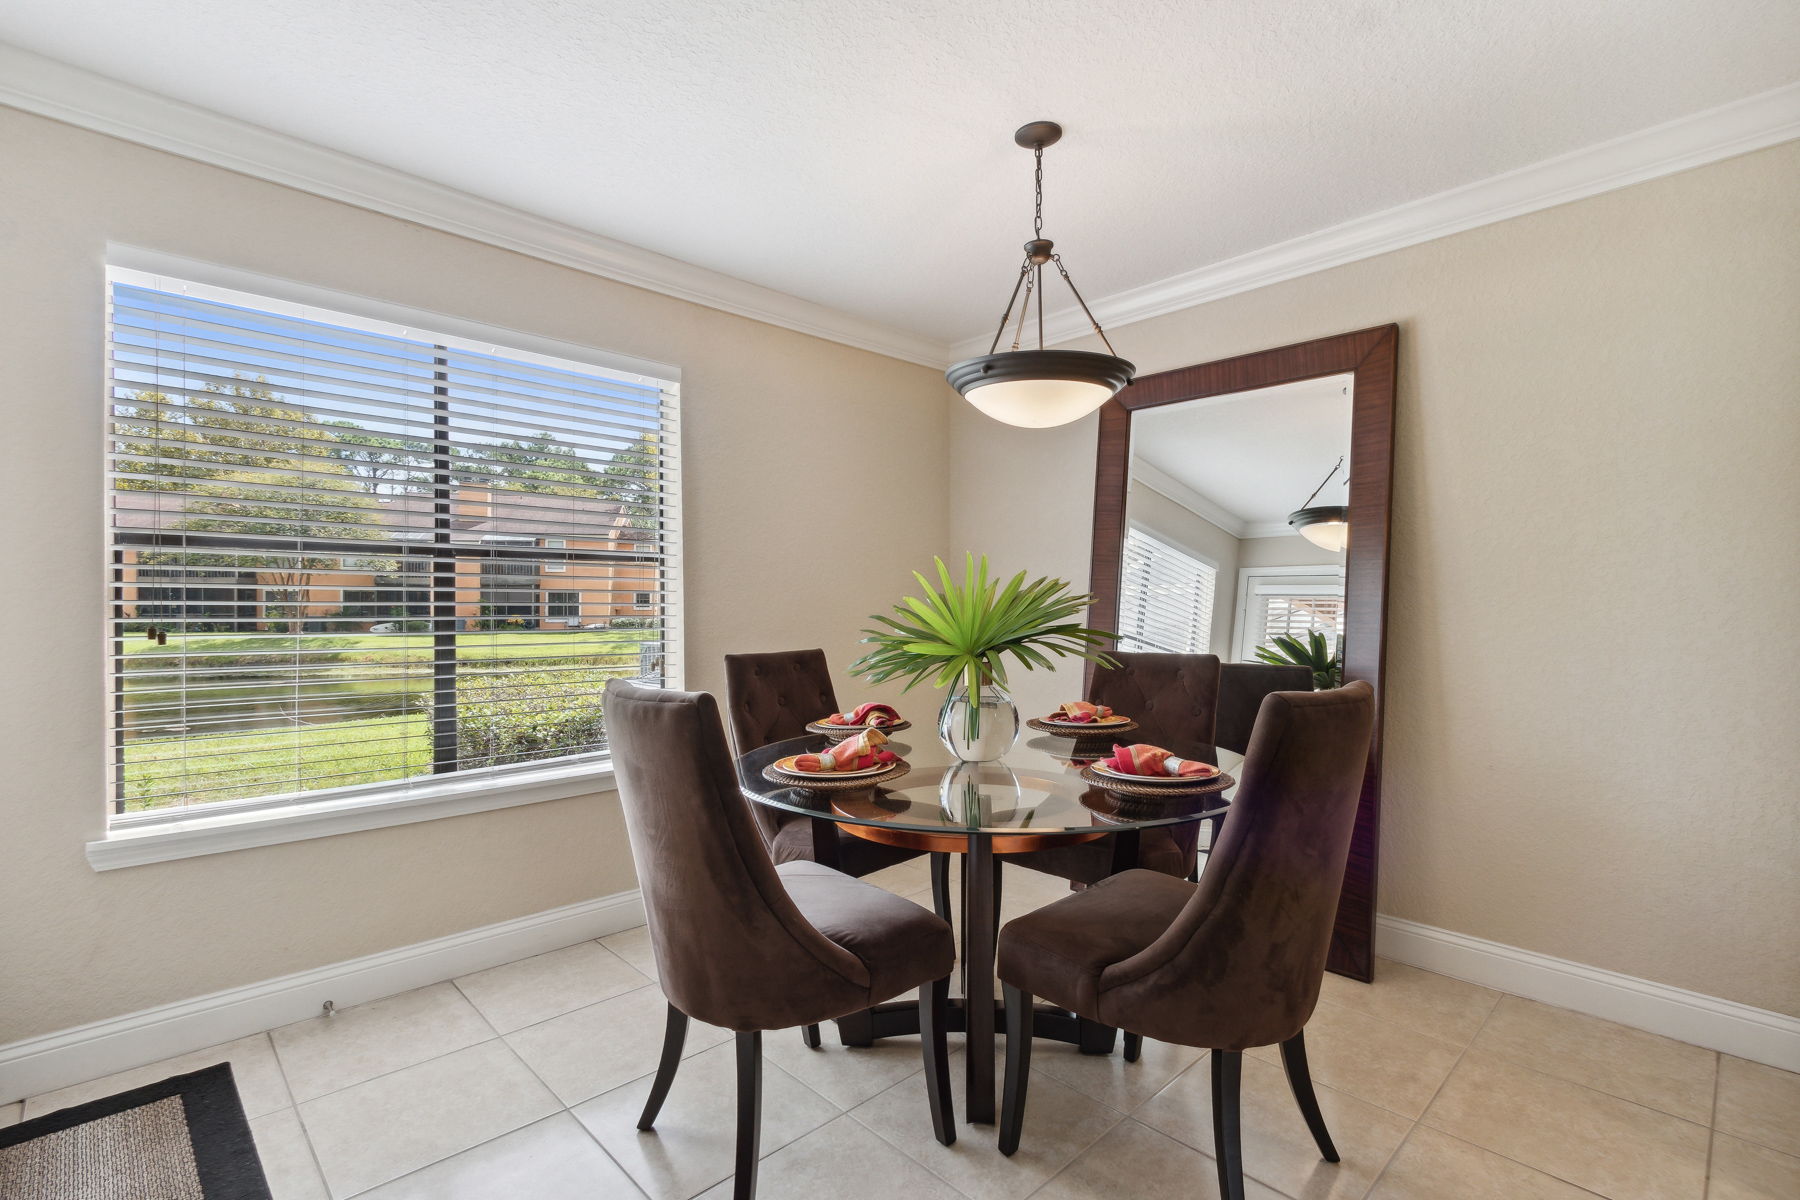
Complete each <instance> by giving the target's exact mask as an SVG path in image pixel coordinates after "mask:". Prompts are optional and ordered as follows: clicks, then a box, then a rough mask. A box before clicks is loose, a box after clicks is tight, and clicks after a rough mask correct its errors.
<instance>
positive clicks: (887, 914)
mask: <svg viewBox="0 0 1800 1200" xmlns="http://www.w3.org/2000/svg"><path fill="white" fill-rule="evenodd" d="M775 871H776V873H777V874H778V875H780V876H781V882H782V883H783V884H784V885H786V887H787V891H788V895H789V896H792V897H793V899H794V905H795V907H797V908H798V909H799V910H800V914H801V915H802V916H804V917H805V918H806V919H807V921H808V922H810V923H811V925H812V927H813V928H814V929H817V930H818V931H819V932H820V933H822V934H824V935H825V936H826V937H828V938H830V939H831V940H832V941H834V942H836V943H837V944H838V945H840V946H842V947H843V948H844V949H845V950H848V951H849V952H850V953H852V954H854V955H855V956H856V957H857V958H858V959H860V960H861V961H862V964H863V966H864V967H865V968H866V969H867V970H868V972H869V999H868V1003H869V1004H879V1003H881V1002H882V1001H883V1000H891V999H893V998H894V997H895V996H898V995H900V994H901V993H902V992H905V991H909V990H911V989H912V988H915V987H918V986H919V985H920V984H921V983H926V982H929V981H930V980H933V979H942V978H944V976H946V975H948V974H950V969H951V968H952V967H953V966H954V965H955V964H956V940H955V938H954V937H953V936H952V935H951V933H950V926H948V925H946V924H945V923H944V922H943V921H941V920H939V919H938V916H937V914H936V913H934V912H932V911H930V910H929V909H926V908H921V907H920V906H919V905H917V904H914V903H913V902H912V901H911V900H908V899H905V898H904V897H901V896H896V895H894V894H893V893H892V892H885V891H882V890H881V889H880V888H878V887H876V886H875V885H874V884H872V883H864V882H862V881H861V880H860V879H852V878H851V877H850V876H848V875H846V874H844V873H843V872H842V871H834V870H832V869H831V868H830V867H826V866H821V865H820V864H818V863H815V862H805V861H794V862H784V863H781V864H780V865H778V866H777V867H776V868H775ZM865 1007H866V1006H865Z"/></svg>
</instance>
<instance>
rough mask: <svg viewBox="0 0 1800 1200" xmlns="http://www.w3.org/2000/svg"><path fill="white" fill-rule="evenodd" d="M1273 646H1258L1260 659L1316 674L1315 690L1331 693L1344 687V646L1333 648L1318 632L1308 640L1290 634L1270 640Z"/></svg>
mask: <svg viewBox="0 0 1800 1200" xmlns="http://www.w3.org/2000/svg"><path fill="white" fill-rule="evenodd" d="M1270 641H1271V643H1272V644H1271V645H1268V646H1258V647H1257V648H1256V657H1257V658H1258V659H1259V660H1260V661H1262V662H1266V663H1274V664H1275V665H1276V666H1279V667H1305V668H1307V669H1308V670H1310V671H1311V672H1312V673H1313V690H1314V691H1316V692H1323V691H1328V690H1330V689H1331V688H1339V687H1343V686H1344V650H1343V646H1342V644H1341V643H1340V644H1339V645H1338V646H1336V647H1333V646H1332V644H1331V643H1329V642H1327V641H1326V640H1325V635H1324V634H1322V633H1320V632H1319V631H1318V630H1316V629H1313V630H1310V631H1308V633H1307V639H1306V641H1305V642H1302V641H1301V640H1300V639H1299V638H1296V637H1289V636H1288V635H1286V634H1280V635H1277V636H1276V637H1274V638H1271V639H1270Z"/></svg>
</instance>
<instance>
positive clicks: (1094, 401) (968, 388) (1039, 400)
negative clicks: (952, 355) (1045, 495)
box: [944, 350, 1136, 429]
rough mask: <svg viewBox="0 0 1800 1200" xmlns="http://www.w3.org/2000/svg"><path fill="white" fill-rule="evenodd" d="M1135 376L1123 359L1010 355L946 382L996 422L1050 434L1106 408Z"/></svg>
mask: <svg viewBox="0 0 1800 1200" xmlns="http://www.w3.org/2000/svg"><path fill="white" fill-rule="evenodd" d="M1135 370H1136V368H1135V367H1133V366H1132V365H1131V364H1130V363H1128V362H1126V361H1125V360H1124V359H1122V358H1117V357H1114V356H1113V355H1111V354H1094V353H1092V352H1091V351H1087V350H1010V351H1007V352H1005V353H1003V354H984V355H982V356H981V357H980V358H970V359H964V360H963V361H962V362H959V363H957V364H956V365H955V366H953V367H951V368H950V369H949V370H948V371H946V372H944V378H946V379H948V380H949V381H950V385H951V386H952V387H954V388H955V389H956V390H957V391H959V392H961V393H962V394H963V396H964V397H965V398H967V399H968V401H969V403H970V404H973V405H974V406H975V407H976V408H978V409H980V410H981V411H982V412H984V413H986V414H987V415H988V416H990V417H992V418H994V419H995V420H996V421H1004V422H1006V423H1007V424H1008V425H1018V426H1022V427H1023V428H1026V429H1048V428H1050V427H1051V426H1052V425H1067V424H1068V423H1069V422H1070V421H1078V420H1080V419H1081V418H1082V417H1085V416H1087V415H1088V414H1089V413H1091V412H1093V411H1094V410H1095V409H1097V408H1099V407H1100V406H1101V405H1102V404H1105V403H1106V402H1107V401H1108V400H1110V399H1111V398H1112V397H1113V395H1114V394H1115V393H1117V392H1118V390H1119V389H1120V388H1122V387H1124V386H1125V385H1126V384H1128V383H1130V382H1131V376H1132V373H1133V372H1134V371H1135Z"/></svg>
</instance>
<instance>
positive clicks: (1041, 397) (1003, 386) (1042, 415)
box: [963, 379, 1113, 429]
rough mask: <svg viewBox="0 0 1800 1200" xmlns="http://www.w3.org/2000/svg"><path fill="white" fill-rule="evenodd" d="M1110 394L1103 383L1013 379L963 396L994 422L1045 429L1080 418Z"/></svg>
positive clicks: (971, 391)
mask: <svg viewBox="0 0 1800 1200" xmlns="http://www.w3.org/2000/svg"><path fill="white" fill-rule="evenodd" d="M1112 397H1113V392H1112V389H1111V388H1109V387H1106V386H1105V385H1104V384H1098V383H1083V382H1081V381H1080V380H1078V379H1014V380H1009V381H1007V382H1005V383H990V384H986V385H984V386H982V387H977V388H970V389H969V390H968V391H967V392H964V393H963V398H964V399H966V400H967V401H968V402H969V403H970V404H973V405H974V406H975V407H976V408H979V409H980V410H981V411H982V412H984V413H986V414H987V415H988V416H990V417H992V418H994V420H996V421H1005V422H1006V423H1007V424H1008V425H1019V426H1022V427H1024V428H1026V429H1048V428H1050V427H1051V426H1052V425H1067V424H1068V423H1069V422H1070V421H1079V420H1080V419H1081V418H1083V417H1085V416H1087V415H1088V414H1089V413H1091V412H1093V411H1094V410H1095V409H1097V408H1099V407H1100V406H1101V405H1102V404H1105V403H1106V402H1107V401H1108V400H1111V399H1112Z"/></svg>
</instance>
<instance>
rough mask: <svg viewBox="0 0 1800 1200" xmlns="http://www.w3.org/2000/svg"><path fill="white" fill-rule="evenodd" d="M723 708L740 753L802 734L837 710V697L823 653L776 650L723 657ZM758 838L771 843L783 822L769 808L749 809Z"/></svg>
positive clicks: (754, 806)
mask: <svg viewBox="0 0 1800 1200" xmlns="http://www.w3.org/2000/svg"><path fill="white" fill-rule="evenodd" d="M725 709H726V712H727V713H728V714H729V717H730V721H731V740H732V741H733V742H735V743H736V744H737V752H738V753H739V754H748V753H750V751H752V750H760V749H762V748H763V747H764V746H766V745H768V744H769V743H770V742H781V741H786V740H787V739H788V738H797V737H801V736H803V735H804V734H805V733H806V723H807V722H808V721H816V720H818V719H819V718H820V717H823V716H826V715H828V714H830V713H834V712H836V711H837V692H836V691H835V690H834V689H833V688H832V686H831V668H829V667H828V666H826V665H825V652H824V651H823V650H778V651H775V652H774V653H772V654H727V655H726V656H725ZM752 807H753V808H754V810H755V812H754V816H755V818H756V824H757V827H758V828H759V829H761V830H762V833H763V837H764V838H765V839H768V840H771V841H772V840H773V839H774V837H775V835H776V834H777V833H778V832H779V831H780V829H781V826H782V825H783V824H784V822H783V821H782V820H781V818H780V816H779V815H778V814H777V813H776V812H774V810H772V809H768V808H764V807H763V806H762V805H760V804H759V805H753V806H752Z"/></svg>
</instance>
